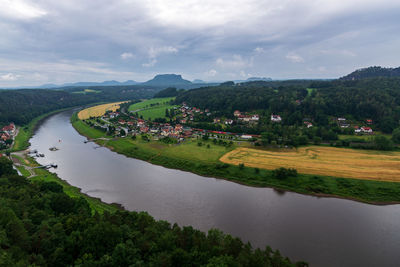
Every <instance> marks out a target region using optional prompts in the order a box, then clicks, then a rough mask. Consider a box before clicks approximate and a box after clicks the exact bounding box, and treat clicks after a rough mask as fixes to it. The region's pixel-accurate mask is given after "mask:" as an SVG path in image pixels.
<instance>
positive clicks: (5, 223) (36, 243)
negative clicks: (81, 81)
mask: <svg viewBox="0 0 400 267" xmlns="http://www.w3.org/2000/svg"><path fill="white" fill-rule="evenodd" d="M0 203H1V208H0V237H1V238H0V262H1V265H2V266H307V264H306V263H303V262H298V263H291V262H290V260H289V259H287V258H285V257H283V256H281V254H280V253H279V251H273V250H272V249H270V248H269V247H267V248H266V249H253V248H252V247H251V245H250V244H244V243H243V242H242V241H240V239H238V238H234V237H232V236H230V235H225V234H223V233H222V232H221V231H219V230H215V229H213V230H210V231H209V232H208V233H207V234H206V233H203V232H201V231H198V230H195V229H193V228H192V227H183V228H182V227H179V226H178V225H176V224H174V225H171V224H169V223H168V222H165V221H156V220H155V219H154V218H153V217H151V216H150V215H148V214H147V213H145V212H140V213H137V212H128V211H116V212H113V213H109V212H107V211H105V212H104V213H103V214H100V213H97V212H96V213H94V214H93V213H92V210H91V208H90V204H89V203H88V202H87V200H86V199H85V198H82V197H76V198H72V197H70V196H69V195H68V194H66V192H65V188H63V187H62V186H61V185H60V184H59V183H57V182H54V181H52V180H51V179H48V178H46V179H45V181H44V180H42V179H36V180H32V181H29V180H27V179H26V178H25V177H22V176H19V175H17V173H16V172H15V171H14V170H13V168H12V163H11V161H9V160H8V159H6V158H5V157H2V158H0Z"/></svg>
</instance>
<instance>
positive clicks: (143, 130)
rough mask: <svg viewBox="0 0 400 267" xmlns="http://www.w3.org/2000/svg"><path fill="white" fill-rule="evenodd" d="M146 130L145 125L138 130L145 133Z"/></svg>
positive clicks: (147, 128) (147, 129)
mask: <svg viewBox="0 0 400 267" xmlns="http://www.w3.org/2000/svg"><path fill="white" fill-rule="evenodd" d="M148 131H149V127H147V126H142V127H140V132H142V133H147V132H148Z"/></svg>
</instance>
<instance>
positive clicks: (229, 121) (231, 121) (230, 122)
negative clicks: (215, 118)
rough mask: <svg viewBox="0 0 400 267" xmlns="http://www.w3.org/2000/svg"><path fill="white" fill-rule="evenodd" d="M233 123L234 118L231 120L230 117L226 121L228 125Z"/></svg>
mask: <svg viewBox="0 0 400 267" xmlns="http://www.w3.org/2000/svg"><path fill="white" fill-rule="evenodd" d="M232 123H233V120H230V119H229V120H226V121H225V124H226V125H232Z"/></svg>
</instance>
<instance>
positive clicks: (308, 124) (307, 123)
mask: <svg viewBox="0 0 400 267" xmlns="http://www.w3.org/2000/svg"><path fill="white" fill-rule="evenodd" d="M304 124H305V125H306V127H307V128H311V127H313V124H312V123H311V122H309V121H305V122H304Z"/></svg>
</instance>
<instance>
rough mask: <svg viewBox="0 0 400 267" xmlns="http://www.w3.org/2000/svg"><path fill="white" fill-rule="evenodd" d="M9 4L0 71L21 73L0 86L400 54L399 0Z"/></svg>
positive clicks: (329, 72)
mask: <svg viewBox="0 0 400 267" xmlns="http://www.w3.org/2000/svg"><path fill="white" fill-rule="evenodd" d="M0 2H1V3H3V4H4V3H11V1H9V0H0ZM13 3H14V4H13V5H11V6H7V8H3V9H2V10H1V11H0V30H1V32H2V35H1V36H0V74H1V75H7V74H13V75H19V76H18V78H17V79H0V86H17V85H29V84H41V83H47V82H52V83H53V82H54V83H62V82H74V81H102V80H106V79H120V80H123V79H134V80H146V79H149V78H151V76H152V75H154V74H156V73H170V72H176V73H180V74H184V75H185V77H186V78H192V79H193V78H200V79H206V80H207V79H211V78H212V79H219V80H224V79H232V77H233V76H235V75H237V76H243V75H247V74H248V73H251V74H252V75H256V76H268V77H273V78H331V77H338V76H341V75H344V74H345V73H346V72H349V71H352V70H353V69H354V68H357V67H364V66H368V65H384V66H393V64H394V65H395V64H398V62H399V60H400V53H399V47H400V37H398V32H399V30H400V29H399V28H400V23H399V22H398V14H399V13H400V3H399V2H398V1H395V0H393V1H378V0H349V1H336V0H325V1H312V0H305V1H290V0H264V1H256V0H238V1H236V2H234V3H233V2H232V1H228V0H220V1H211V0H204V1H195V0H187V1H178V0H171V1H164V0H152V1H139V0H131V1H125V0H115V1H111V2H110V1H106V0H97V1H93V0H92V1H78V0H69V1H50V0H38V1H28V0H15V1H13ZM15 3H16V4H15ZM3 6H4V5H3ZM13 10H14V12H13ZM15 10H17V11H18V12H15ZM128 59H129V60H128Z"/></svg>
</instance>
